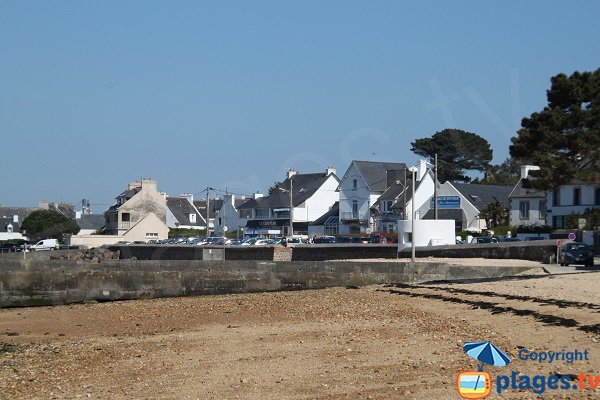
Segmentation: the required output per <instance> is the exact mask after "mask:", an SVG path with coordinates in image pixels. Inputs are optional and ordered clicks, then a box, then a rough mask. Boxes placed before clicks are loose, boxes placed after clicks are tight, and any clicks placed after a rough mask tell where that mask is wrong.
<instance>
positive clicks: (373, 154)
mask: <svg viewBox="0 0 600 400" xmlns="http://www.w3.org/2000/svg"><path fill="white" fill-rule="evenodd" d="M376 154H377V153H375V152H372V153H371V155H372V156H373V159H372V161H375V155H376Z"/></svg>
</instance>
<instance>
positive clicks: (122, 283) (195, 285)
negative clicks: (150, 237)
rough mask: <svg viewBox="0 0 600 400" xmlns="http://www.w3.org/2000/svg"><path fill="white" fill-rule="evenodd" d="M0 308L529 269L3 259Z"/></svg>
mask: <svg viewBox="0 0 600 400" xmlns="http://www.w3.org/2000/svg"><path fill="white" fill-rule="evenodd" d="M0 267H1V268H0V307H18V306H35V305H56V304H68V303H77V302H85V301H112V300H127V299H142V298H158V297H177V296H194V295H211V294H223V293H248V292H261V291H279V290H301V289H320V288H326V287H344V286H348V285H355V286H363V285H371V284H383V283H393V282H404V283H408V282H423V281H431V280H445V279H464V278H469V279H474V278H489V277H501V276H509V275H514V274H517V273H520V272H523V271H526V270H527V269H528V267H489V266H487V267H463V266H448V265H443V264H437V263H417V264H411V263H401V262H377V263H367V262H352V261H348V262H298V261H279V262H273V261H189V260H173V261H151V260H150V261H137V260H136V261H131V260H116V261H106V262H102V263H90V262H75V261H68V260H49V261H42V260H2V261H1V262H0Z"/></svg>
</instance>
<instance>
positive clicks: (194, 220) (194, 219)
mask: <svg viewBox="0 0 600 400" xmlns="http://www.w3.org/2000/svg"><path fill="white" fill-rule="evenodd" d="M190 222H191V223H192V224H195V223H196V214H190Z"/></svg>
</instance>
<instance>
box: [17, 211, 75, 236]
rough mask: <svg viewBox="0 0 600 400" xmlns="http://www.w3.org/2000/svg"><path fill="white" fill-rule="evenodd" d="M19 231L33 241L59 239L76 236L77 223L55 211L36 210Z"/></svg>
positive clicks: (25, 220) (24, 221)
mask: <svg viewBox="0 0 600 400" xmlns="http://www.w3.org/2000/svg"><path fill="white" fill-rule="evenodd" d="M21 230H25V231H26V235H27V237H29V238H30V239H33V240H40V239H48V238H53V239H59V240H62V238H63V234H65V233H67V234H73V235H75V234H77V232H79V227H78V226H77V223H76V222H75V221H74V220H72V219H70V218H67V217H65V216H64V215H62V214H61V213H59V212H58V211H55V210H36V211H34V212H32V213H31V214H29V215H28V216H27V218H25V219H24V220H23V224H22V225H21Z"/></svg>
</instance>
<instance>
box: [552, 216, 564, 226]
mask: <svg viewBox="0 0 600 400" xmlns="http://www.w3.org/2000/svg"><path fill="white" fill-rule="evenodd" d="M552 226H553V227H554V228H556V229H564V228H565V216H564V215H558V216H556V215H555V216H554V217H552Z"/></svg>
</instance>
